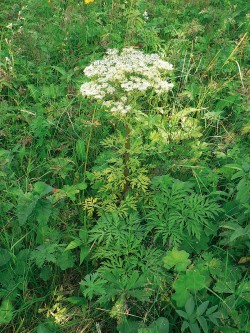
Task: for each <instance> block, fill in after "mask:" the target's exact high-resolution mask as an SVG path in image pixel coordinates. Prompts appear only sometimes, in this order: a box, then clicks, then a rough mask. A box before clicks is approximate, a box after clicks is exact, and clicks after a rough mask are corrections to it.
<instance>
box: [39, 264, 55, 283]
mask: <svg viewBox="0 0 250 333" xmlns="http://www.w3.org/2000/svg"><path fill="white" fill-rule="evenodd" d="M39 276H40V278H41V279H42V280H43V281H45V282H46V281H48V280H49V279H50V278H51V276H52V269H51V268H50V267H49V266H45V267H43V268H42V269H41V272H40V274H39Z"/></svg>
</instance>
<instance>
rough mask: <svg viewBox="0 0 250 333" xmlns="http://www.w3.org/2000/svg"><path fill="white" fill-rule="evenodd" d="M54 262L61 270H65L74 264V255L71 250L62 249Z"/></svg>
mask: <svg viewBox="0 0 250 333" xmlns="http://www.w3.org/2000/svg"><path fill="white" fill-rule="evenodd" d="M56 264H57V265H58V266H59V267H60V268H61V270H63V271H64V270H65V269H68V268H72V267H73V266H74V257H73V255H72V254H71V252H68V251H63V252H62V253H61V254H60V255H59V256H58V258H57V260H56Z"/></svg>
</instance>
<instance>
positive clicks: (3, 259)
mask: <svg viewBox="0 0 250 333" xmlns="http://www.w3.org/2000/svg"><path fill="white" fill-rule="evenodd" d="M10 258H11V256H10V254H9V251H8V250H6V249H3V248H0V267H1V266H4V265H5V264H7V263H8V262H9V261H10Z"/></svg>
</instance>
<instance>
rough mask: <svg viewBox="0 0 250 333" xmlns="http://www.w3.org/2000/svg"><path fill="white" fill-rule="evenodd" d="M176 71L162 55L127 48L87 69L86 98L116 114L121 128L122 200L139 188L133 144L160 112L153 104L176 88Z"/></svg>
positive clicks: (115, 50)
mask: <svg viewBox="0 0 250 333" xmlns="http://www.w3.org/2000/svg"><path fill="white" fill-rule="evenodd" d="M172 69H173V66H172V65H171V64H170V63H168V62H167V61H164V60H163V59H161V57H160V56H159V55H158V54H145V53H143V52H142V51H140V50H137V49H134V48H124V49H123V50H122V51H121V52H119V51H118V50H117V49H110V50H108V51H107V53H106V55H105V56H104V58H103V59H102V60H97V61H94V62H93V63H92V64H90V65H89V66H88V67H86V68H85V70H84V74H85V75H86V77H88V78H89V79H90V81H89V82H86V83H84V84H83V85H82V86H81V88H80V90H81V93H82V95H83V96H85V97H88V98H92V99H94V100H96V101H98V102H100V105H101V106H102V107H103V108H104V110H105V111H108V112H109V113H110V114H112V116H113V117H112V121H113V122H115V123H116V125H117V126H116V128H118V130H117V137H116V138H115V141H116V142H117V141H119V140H120V142H121V141H123V143H122V145H121V146H120V150H119V152H120V158H121V160H120V165H119V166H120V167H121V164H122V169H123V171H122V178H123V179H122V180H121V181H120V185H119V188H120V189H122V190H121V192H120V194H119V200H120V201H121V199H123V198H124V197H125V195H126V193H127V192H128V190H129V189H130V188H133V187H138V186H139V185H138V186H137V185H136V182H135V181H134V182H133V180H131V175H132V170H133V169H135V168H136V166H135V165H134V167H132V166H131V165H132V164H133V162H132V155H133V151H135V150H136V149H135V147H134V146H133V147H132V145H131V144H132V142H133V141H134V142H136V140H137V139H138V141H137V142H139V141H140V139H141V137H142V136H143V135H142V133H143V131H145V128H143V123H145V120H146V119H147V117H148V116H149V115H152V114H153V113H154V112H155V110H158V108H157V107H156V108H155V105H154V103H152V101H153V100H156V99H157V100H160V99H161V98H163V96H164V95H166V94H167V93H168V91H169V90H170V89H172V87H173V84H172V83H169V82H168V81H167V77H168V75H169V72H170V71H172ZM148 101H150V102H149V103H147V102H148ZM146 123H147V120H146ZM142 141H143V140H142ZM111 146H112V144H110V147H111ZM141 148H142V149H143V147H141ZM137 149H138V147H137ZM137 167H138V165H137ZM117 174H118V171H117ZM137 178H138V176H137ZM144 181H145V182H146V180H145V177H144ZM141 183H143V179H141ZM106 192H107V189H106ZM116 199H117V198H116Z"/></svg>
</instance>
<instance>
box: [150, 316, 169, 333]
mask: <svg viewBox="0 0 250 333" xmlns="http://www.w3.org/2000/svg"><path fill="white" fill-rule="evenodd" d="M148 328H150V329H151V330H152V333H168V332H169V321H168V319H167V318H164V317H160V318H158V319H156V320H155V321H154V322H153V323H152V324H150V325H149V327H148Z"/></svg>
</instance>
